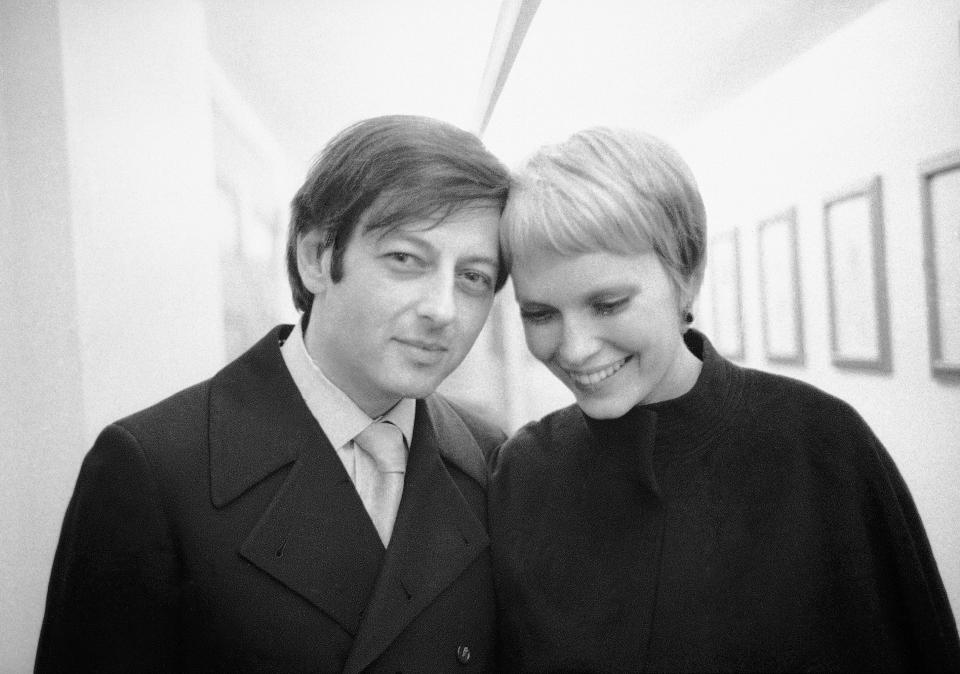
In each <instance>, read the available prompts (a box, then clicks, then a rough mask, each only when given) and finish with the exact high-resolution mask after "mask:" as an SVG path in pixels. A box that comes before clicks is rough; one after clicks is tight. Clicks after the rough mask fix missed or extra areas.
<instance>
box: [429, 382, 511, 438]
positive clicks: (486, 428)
mask: <svg viewBox="0 0 960 674" xmlns="http://www.w3.org/2000/svg"><path fill="white" fill-rule="evenodd" d="M431 398H432V399H433V400H434V401H435V403H439V404H440V405H447V406H448V407H449V408H451V409H452V410H453V412H455V413H456V415H457V416H458V417H459V418H460V420H461V421H463V423H464V424H465V425H466V426H467V429H468V430H469V431H470V434H471V435H472V436H473V437H474V439H475V440H476V441H477V444H479V445H480V448H481V449H483V450H484V451H486V448H487V447H490V446H494V445H498V444H500V443H501V442H503V441H504V440H506V439H507V435H506V433H504V431H503V428H501V427H500V426H499V425H498V424H497V423H496V422H495V421H494V420H493V419H491V418H489V417H488V416H487V415H486V414H484V412H483V411H482V410H480V409H478V408H476V407H474V406H471V405H470V404H469V403H466V402H463V401H462V400H454V399H452V398H448V397H447V396H444V395H442V394H440V393H434V394H433V395H432V396H431Z"/></svg>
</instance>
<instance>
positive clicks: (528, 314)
mask: <svg viewBox="0 0 960 674" xmlns="http://www.w3.org/2000/svg"><path fill="white" fill-rule="evenodd" d="M520 318H521V319H522V320H523V321H525V322H527V323H546V322H547V321H549V320H550V319H551V318H553V312H552V311H548V310H546V309H521V310H520Z"/></svg>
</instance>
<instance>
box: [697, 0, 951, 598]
mask: <svg viewBox="0 0 960 674" xmlns="http://www.w3.org/2000/svg"><path fill="white" fill-rule="evenodd" d="M958 25H960V2H956V1H955V0H888V1H887V2H885V3H881V4H880V5H878V6H877V7H875V8H873V9H872V10H870V11H869V12H868V13H867V14H865V15H864V16H863V17H861V18H860V19H858V20H857V21H855V22H854V23H852V24H850V25H848V26H847V27H845V28H843V29H842V30H840V31H839V32H837V33H835V34H834V35H833V36H831V37H830V38H828V39H827V40H826V41H824V42H823V43H821V44H820V45H818V46H817V47H816V48H815V49H812V50H811V51H809V52H808V53H806V54H804V55H803V56H801V57H800V58H798V59H797V60H795V61H794V62H792V63H791V64H789V65H788V66H786V67H785V68H783V69H782V70H780V71H779V72H777V73H776V74H775V75H774V76H772V77H770V78H769V79H767V80H766V81H764V82H763V83H761V84H759V85H758V86H755V87H754V88H752V89H751V90H750V91H749V92H747V93H746V94H745V95H743V96H742V97H740V98H739V99H738V100H736V101H735V102H733V103H732V104H730V105H729V106H727V107H725V108H723V109H721V110H718V111H716V112H715V113H714V114H712V115H711V116H709V117H708V118H707V119H706V120H704V121H703V122H702V123H700V124H699V125H698V126H697V127H696V128H694V129H692V130H691V131H690V133H689V134H687V135H686V136H685V137H684V138H682V139H681V141H680V142H679V143H678V146H679V148H680V150H681V152H682V153H683V154H684V156H685V157H686V158H687V159H688V161H689V162H690V163H691V166H692V168H693V170H694V173H695V174H696V175H697V177H698V180H699V182H700V186H701V189H702V192H703V194H704V198H705V201H706V204H707V211H708V214H709V219H710V231H711V232H712V233H716V232H718V231H723V230H725V229H730V228H737V229H738V230H739V235H740V242H741V261H742V262H741V264H742V269H743V287H744V299H743V309H744V321H745V331H746V354H747V357H746V362H747V364H749V365H753V366H757V367H762V368H764V369H769V370H773V371H778V372H780V373H782V374H786V375H789V376H793V377H796V378H800V379H804V380H807V381H810V382H812V383H814V384H815V385H817V386H819V387H821V388H823V389H826V390H827V391H829V392H831V393H833V394H835V395H838V396H840V397H841V398H844V399H845V400H847V401H849V402H850V403H852V404H853V405H854V406H855V407H856V408H857V409H858V410H859V411H860V413H861V414H862V415H863V416H864V417H865V418H866V420H867V422H868V423H869V424H870V425H871V427H872V428H873V429H874V431H875V432H876V433H877V435H878V436H879V437H880V439H881V440H882V441H883V442H884V444H885V445H886V447H887V448H888V449H889V451H890V453H891V454H892V455H893V457H894V459H895V460H896V462H897V464H898V465H899V467H900V470H901V472H902V473H903V476H904V478H905V479H906V481H907V484H908V485H909V487H910V489H911V491H912V492H913V496H914V499H915V501H916V502H917V507H918V508H919V510H920V514H921V516H922V517H923V520H924V522H925V524H926V527H927V533H928V534H929V537H930V541H931V544H932V546H933V549H934V554H935V555H936V557H937V560H938V563H939V566H940V572H941V574H942V576H943V579H944V582H945V584H946V586H947V589H948V593H949V595H950V599H951V603H952V605H953V609H954V613H955V615H956V614H957V613H958V611H960V527H958V526H957V521H958V519H960V496H958V492H957V486H956V485H957V484H960V447H958V443H957V438H958V437H960V386H958V385H957V384H950V383H946V382H943V381H939V380H936V379H934V378H933V377H932V376H931V374H930V365H929V353H928V346H927V344H928V342H927V312H926V311H927V310H926V302H925V290H924V274H923V248H922V244H923V237H922V233H921V232H922V230H921V223H922V221H921V212H920V196H919V194H920V190H919V182H918V173H917V165H918V163H920V162H921V161H923V160H925V159H928V158H930V157H933V156H936V155H938V154H940V153H943V152H946V151H948V150H956V149H960V30H958ZM875 174H879V175H880V176H881V177H882V180H883V209H884V219H885V234H886V238H885V243H886V251H887V274H888V290H889V300H890V320H891V331H892V347H893V348H892V350H893V372H892V374H890V375H882V374H872V373H862V372H857V371H850V370H841V369H838V368H836V367H834V366H833V365H831V358H830V346H829V325H828V316H827V287H826V280H825V279H826V262H825V253H824V240H823V238H824V237H823V220H822V214H823V202H824V199H826V198H828V197H831V196H833V195H835V194H836V193H838V192H839V191H841V190H843V189H844V188H846V187H848V186H850V185H853V184H856V183H858V182H862V181H864V180H866V179H868V178H870V177H871V176H873V175H875ZM791 206H796V207H797V212H798V240H799V250H800V272H801V282H802V291H801V294H802V298H803V315H804V332H805V335H806V365H805V366H804V367H784V366H780V367H777V366H774V365H771V364H769V363H767V362H765V360H764V357H763V344H762V335H761V332H760V331H761V326H760V300H759V296H758V293H759V281H758V277H757V269H758V266H757V254H758V253H757V241H756V232H757V229H756V225H757V223H758V222H760V221H761V220H763V219H764V218H767V217H770V216H773V215H776V214H777V213H779V212H782V211H783V210H784V209H786V208H788V207H791ZM956 263H957V261H954V264H956ZM707 278H708V279H709V271H708V275H707ZM707 290H709V289H707ZM704 299H705V300H707V303H706V304H705V306H703V307H701V310H700V314H701V315H702V316H703V317H705V318H706V317H708V316H709V314H710V307H709V302H708V299H709V292H706V293H705V298H704Z"/></svg>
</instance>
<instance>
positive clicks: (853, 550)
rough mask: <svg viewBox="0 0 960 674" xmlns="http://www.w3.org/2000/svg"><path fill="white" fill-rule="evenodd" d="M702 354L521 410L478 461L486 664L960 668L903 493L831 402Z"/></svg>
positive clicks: (869, 441)
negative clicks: (676, 378) (642, 382)
mask: <svg viewBox="0 0 960 674" xmlns="http://www.w3.org/2000/svg"><path fill="white" fill-rule="evenodd" d="M688 337H689V339H688V347H689V348H690V349H691V351H693V352H694V353H695V354H697V355H698V356H699V357H701V358H702V360H703V369H702V371H701V374H700V377H699V379H698V381H697V383H696V385H695V386H694V388H693V389H692V390H691V391H690V392H688V393H686V394H684V395H683V396H681V397H680V398H677V399H675V400H670V401H665V402H662V403H655V404H653V405H647V406H641V407H636V408H634V409H633V410H631V411H630V412H629V413H628V414H627V415H625V416H624V417H622V418H620V419H615V420H609V421H597V420H592V419H589V418H588V417H586V416H584V414H583V413H582V412H581V411H580V409H579V408H578V407H576V406H571V407H568V408H565V409H563V410H560V411H558V412H555V413H553V414H551V415H549V416H547V417H545V418H544V419H542V420H541V421H539V422H537V423H533V424H530V425H528V426H526V427H525V428H523V429H521V430H520V431H519V433H518V434H517V435H516V436H514V437H513V438H511V439H510V440H509V441H508V442H507V443H506V444H505V445H504V446H503V447H502V449H501V450H500V451H499V455H498V456H497V460H496V466H495V470H494V472H493V473H492V475H491V484H490V489H489V495H490V505H489V508H490V536H491V538H492V540H493V548H492V551H493V560H494V569H495V573H496V582H497V592H498V602H499V609H500V633H501V647H502V650H503V666H504V670H505V671H558V670H562V671H601V672H610V671H628V672H638V671H665V672H718V671H723V672H734V671H737V672H744V671H754V672H755V671H763V672H776V671H780V672H800V671H840V672H849V671H872V672H879V671H903V672H914V671H960V643H958V638H957V629H956V625H955V623H954V617H953V614H952V613H951V611H950V605H949V603H948V601H947V597H946V593H945V592H944V588H943V584H942V582H941V580H940V575H939V573H938V572H937V566H936V563H935V561H934V558H933V555H932V553H931V551H930V546H929V544H928V543H927V537H926V535H925V533H924V530H923V525H922V524H921V522H920V518H919V516H918V515H917V511H916V508H915V507H914V504H913V500H912V499H911V497H910V493H909V491H908V490H907V487H906V485H905V484H904V482H903V480H902V479H901V477H900V474H899V472H898V471H897V468H896V466H895V465H894V463H893V461H892V460H891V458H890V456H889V454H888V453H887V452H886V450H885V449H884V448H883V446H882V445H881V444H880V442H879V441H878V440H877V438H876V437H875V436H874V435H873V433H872V432H871V431H870V429H869V428H868V427H867V425H866V424H865V423H864V422H863V420H862V419H861V418H860V416H859V415H858V414H857V413H856V412H855V411H854V410H853V409H852V408H850V406H849V405H847V404H845V403H844V402H842V401H840V400H838V399H836V398H834V397H832V396H830V395H828V394H826V393H824V392H822V391H819V390H817V389H815V388H813V387H812V386H809V385H806V384H803V383H801V382H797V381H794V380H791V379H787V378H785V377H778V376H775V375H772V374H768V373H763V372H758V371H755V370H749V369H745V368H741V367H737V366H736V365H734V364H732V363H730V362H728V361H726V360H725V359H723V358H722V357H720V356H719V355H717V353H716V352H715V351H714V350H713V348H712V347H711V346H710V343H709V342H708V341H707V340H706V339H705V338H703V336H702V335H699V334H697V333H694V332H690V333H688Z"/></svg>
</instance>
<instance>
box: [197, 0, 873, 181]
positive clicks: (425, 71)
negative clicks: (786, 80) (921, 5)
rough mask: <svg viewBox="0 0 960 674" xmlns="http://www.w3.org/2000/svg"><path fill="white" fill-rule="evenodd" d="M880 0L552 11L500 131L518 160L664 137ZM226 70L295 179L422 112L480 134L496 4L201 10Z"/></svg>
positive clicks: (374, 2) (318, 3) (235, 4)
mask: <svg viewBox="0 0 960 674" xmlns="http://www.w3.org/2000/svg"><path fill="white" fill-rule="evenodd" d="M878 1H879V0H842V1H837V0H674V1H672V2H666V1H662V0H661V1H654V0H592V1H591V2H586V1H585V0H543V1H542V2H541V3H540V5H539V8H538V9H537V12H536V14H535V16H534V17H533V21H532V23H531V25H530V27H529V31H528V32H527V34H526V38H525V40H524V42H523V46H522V47H521V48H520V51H519V54H518V55H517V58H516V62H515V64H514V67H513V70H512V72H511V73H510V77H509V78H508V80H507V82H506V85H505V86H504V88H503V91H502V93H501V95H500V99H499V101H498V103H497V106H496V108H495V110H494V113H493V116H492V118H491V120H490V123H489V126H488V127H487V131H486V135H485V140H486V141H487V143H488V145H489V146H490V147H491V149H493V150H494V151H495V152H497V153H499V154H500V155H501V156H502V157H503V158H504V159H505V160H506V161H507V162H508V163H512V162H514V161H516V160H517V159H519V158H520V157H521V156H522V155H524V154H526V153H527V152H528V151H529V150H531V149H532V148H533V147H534V146H536V145H537V144H539V143H541V142H545V141H546V140H552V139H555V138H557V137H559V136H561V135H563V134H565V133H568V132H569V131H572V130H574V129H576V128H578V127H582V126H588V125H593V124H598V123H606V124H621V125H630V126H635V127H639V128H645V129H648V130H651V131H654V132H656V133H660V134H661V135H665V136H668V137H669V136H670V135H671V134H673V133H678V132H680V131H681V130H682V129H683V127H684V126H685V125H686V124H689V123H690V122H693V121H695V120H696V119H697V118H698V117H699V116H701V115H703V114H705V113H706V112H709V111H710V110H711V109H713V108H715V107H717V106H719V105H721V104H722V103H723V102H724V101H725V100H728V99H729V98H731V97H734V96H736V95H738V94H739V93H741V92H742V91H744V90H745V89H746V88H748V87H749V86H750V85H751V84H753V83H755V82H756V81H758V80H759V79H761V78H763V77H765V76H766V75H768V74H770V73H771V72H773V71H774V70H776V69H778V68H780V67H783V66H784V65H785V64H787V63H788V62H789V61H790V60H791V59H792V58H794V57H796V56H797V55H799V54H800V53H802V52H803V51H805V50H807V49H809V48H811V47H812V46H814V45H815V44H817V43H818V42H819V41H821V40H823V39H825V38H826V37H827V36H829V35H830V34H831V33H832V32H834V31H835V30H837V29H838V28H840V27H841V26H843V25H844V24H845V23H847V22H849V21H851V20H852V19H854V18H856V17H858V16H860V15H861V14H863V13H864V12H865V11H867V10H868V9H869V8H870V7H871V6H873V5H875V4H877V2H878ZM203 6H204V8H205V9H206V13H207V30H208V36H209V46H210V51H211V54H212V56H213V58H214V60H215V61H217V63H218V64H219V65H220V66H221V68H222V69H223V71H224V72H225V73H226V75H227V77H228V78H229V79H230V80H231V82H232V83H233V85H234V86H235V87H236V89H237V90H238V91H239V93H240V95H241V96H242V97H243V98H244V99H245V100H246V101H247V103H248V104H249V105H250V106H251V107H252V108H253V110H254V111H255V112H256V113H257V114H258V115H259V117H260V118H261V120H262V121H263V123H264V125H265V126H266V127H267V128H268V130H269V131H270V132H271V133H272V134H273V135H274V136H275V138H276V139H277V140H278V142H279V144H280V146H281V149H282V151H283V153H284V154H285V156H286V158H287V160H288V162H289V164H290V169H291V171H293V172H294V173H295V174H302V172H303V170H304V169H305V167H306V165H307V163H308V162H309V160H310V158H311V157H312V156H313V155H314V154H315V153H316V151H317V150H319V149H320V147H321V146H322V145H323V144H324V142H325V141H326V140H327V139H329V138H330V137H331V136H332V135H333V134H334V133H336V132H337V131H338V130H339V129H341V128H343V127H344V126H346V125H347V124H349V123H351V122H353V121H356V120H358V119H362V118H364V117H369V116H373V115H378V114H386V113H415V114H425V115H430V116H433V117H439V118H442V119H446V120H449V121H451V122H453V123H455V124H458V125H459V126H462V127H465V128H470V129H473V128H476V127H477V120H476V119H475V118H474V116H475V114H476V111H477V105H478V94H479V91H480V88H481V81H482V79H483V75H484V68H485V66H486V63H487V59H488V54H489V53H490V50H491V42H492V40H493V37H494V32H495V29H496V26H497V17H498V13H499V10H500V2H499V1H498V0H392V1H391V0H312V1H311V0H273V1H272V2H269V3H267V2H262V0H203Z"/></svg>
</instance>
